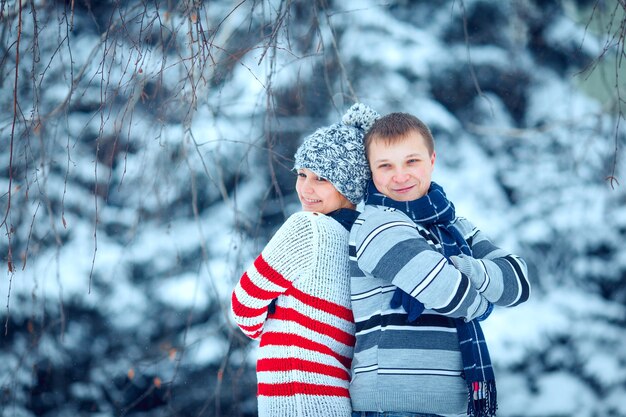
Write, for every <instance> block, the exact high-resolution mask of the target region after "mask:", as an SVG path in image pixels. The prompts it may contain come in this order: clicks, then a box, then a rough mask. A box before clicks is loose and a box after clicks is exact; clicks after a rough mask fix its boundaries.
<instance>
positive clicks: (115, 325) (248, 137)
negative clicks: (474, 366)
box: [0, 0, 626, 417]
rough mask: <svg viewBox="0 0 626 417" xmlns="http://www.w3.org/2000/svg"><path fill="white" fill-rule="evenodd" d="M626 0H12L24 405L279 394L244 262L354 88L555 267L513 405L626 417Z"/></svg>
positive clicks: (12, 142)
mask: <svg viewBox="0 0 626 417" xmlns="http://www.w3.org/2000/svg"><path fill="white" fill-rule="evenodd" d="M625 9H626V4H625V3H624V1H623V0H606V1H605V0H431V1H409V0H404V1H402V0H397V1H382V0H358V1H349V2H348V1H338V0H314V1H306V2H305V1H290V0H241V1H231V0H211V1H201V0H195V1H192V0H188V1H171V0H98V1H95V0H72V1H67V0H66V1H61V0H56V1H55V0H28V1H27V0H1V1H0V37H1V41H2V42H1V49H0V168H1V170H0V222H1V223H0V230H1V231H2V233H1V239H0V254H1V256H2V266H3V268H4V271H5V272H4V273H3V274H2V278H1V281H0V301H1V304H0V319H1V321H0V322H1V326H0V347H1V349H0V416H2V417H31V416H49V417H64V416H68V417H69V416H72V417H74V416H101V417H109V416H116V417H117V416H129V417H130V416H245V417H252V416H255V415H256V399H255V393H256V375H255V359H256V356H255V355H256V349H257V346H258V345H257V342H251V341H249V340H247V339H246V338H245V337H244V336H243V335H242V333H240V332H239V331H238V330H237V329H236V328H235V327H234V324H233V321H232V320H231V317H230V311H229V308H230V307H229V305H230V294H231V291H232V288H233V286H234V285H235V283H236V282H237V280H238V279H239V277H240V275H241V274H242V272H243V271H244V270H245V269H246V267H247V266H248V265H249V264H250V263H251V262H252V260H253V259H254V258H255V257H256V255H257V254H258V253H259V251H260V250H261V249H262V248H263V246H264V244H265V243H266V242H267V241H268V239H269V237H270V236H271V235H272V233H273V232H274V231H275V230H276V229H277V228H278V227H279V226H280V224H281V223H282V222H283V221H284V220H285V218H286V217H287V216H289V215H290V214H292V213H293V212H295V211H297V210H298V209H299V204H298V203H297V198H296V196H295V194H294V183H295V176H294V174H293V173H292V172H291V168H292V164H293V160H292V156H293V153H294V151H295V149H296V148H297V146H298V145H299V144H300V141H301V140H302V138H303V137H304V136H305V135H307V134H310V133H312V132H313V130H315V128H317V127H320V126H322V125H325V124H329V123H334V122H337V121H339V118H340V117H341V115H342V114H343V112H344V111H345V110H347V109H348V108H349V106H350V105H351V104H353V103H354V102H357V101H360V102H364V103H366V104H368V105H370V106H371V107H373V108H374V109H376V110H377V111H378V112H379V113H382V114H385V113H388V112H392V111H404V112H410V113H413V114H415V115H417V116H418V117H419V118H421V119H422V120H424V121H425V122H426V123H427V124H429V125H430V127H431V129H432V131H433V133H434V136H435V139H436V150H437V154H438V155H437V156H438V158H437V165H436V168H435V173H434V179H435V181H437V182H439V183H440V184H442V185H443V186H444V187H445V189H446V191H447V193H448V196H449V197H450V198H451V200H452V201H453V202H454V203H455V205H456V207H457V213H458V214H459V215H462V216H465V217H468V218H470V219H472V221H473V222H474V223H475V224H477V225H478V226H479V227H480V228H481V229H482V230H483V231H484V232H486V233H487V234H488V235H489V236H490V237H491V239H492V240H493V241H495V242H496V243H497V244H499V245H500V246H502V247H505V248H507V249H509V250H511V251H512V252H514V253H517V254H519V255H521V256H522V257H523V258H524V259H525V260H526V261H527V263H528V264H529V268H530V271H531V279H532V285H533V293H532V296H531V300H530V301H529V302H527V303H526V304H523V305H521V306H519V307H516V308H513V309H509V310H507V309H496V310H495V311H494V313H493V314H492V316H491V317H490V318H489V320H488V321H487V322H486V323H485V324H484V329H485V333H486V337H487V341H488V343H489V346H490V349H491V356H492V358H493V360H494V363H495V368H496V377H497V379H498V391H499V406H500V407H499V413H498V415H499V416H502V417H517V416H519V417H521V416H535V417H561V416H574V415H575V416H578V417H583V416H589V417H592V416H598V417H599V416H615V417H617V416H626V403H625V402H624V398H626V349H625V348H624V346H625V345H626V333H625V325H626V245H625V244H624V243H625V242H626V210H625V208H626V204H625V203H626V193H625V192H624V187H625V186H626V178H625V176H626V162H625V158H624V147H625V145H626V120H625V112H626V101H625V100H626V69H625V66H626V60H625V58H626V56H625V48H624V42H625V37H626V26H625V21H626V19H625Z"/></svg>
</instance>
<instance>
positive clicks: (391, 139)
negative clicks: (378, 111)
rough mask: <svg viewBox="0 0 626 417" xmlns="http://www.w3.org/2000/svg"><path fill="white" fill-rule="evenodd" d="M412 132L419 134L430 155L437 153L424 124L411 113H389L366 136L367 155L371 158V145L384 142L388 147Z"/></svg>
mask: <svg viewBox="0 0 626 417" xmlns="http://www.w3.org/2000/svg"><path fill="white" fill-rule="evenodd" d="M411 132H417V133H419V134H420V135H421V136H422V138H424V142H425V144H426V147H427V148H428V152H429V153H430V155H432V154H433V152H435V140H434V138H433V135H432V133H431V132H430V129H429V128H428V126H426V124H425V123H424V122H422V121H421V120H420V119H418V118H417V117H415V116H413V115H412V114H409V113H389V114H388V115H386V116H383V117H381V118H380V119H378V120H376V121H375V122H374V124H373V125H372V127H371V129H370V130H369V131H368V132H367V134H366V135H365V154H366V155H367V156H368V158H369V148H370V144H371V143H372V142H373V141H374V140H382V141H384V142H385V143H386V144H387V145H390V144H394V143H397V142H400V141H402V140H404V139H405V138H406V137H407V136H408V135H409V134H410V133H411Z"/></svg>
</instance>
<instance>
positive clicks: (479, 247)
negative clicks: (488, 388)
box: [350, 205, 530, 415]
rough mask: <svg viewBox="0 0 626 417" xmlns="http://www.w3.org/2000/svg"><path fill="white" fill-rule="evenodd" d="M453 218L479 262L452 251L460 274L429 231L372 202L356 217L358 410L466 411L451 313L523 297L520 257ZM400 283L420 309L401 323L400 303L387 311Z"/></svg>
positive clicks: (474, 313) (354, 387) (354, 384)
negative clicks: (415, 316) (414, 318)
mask: <svg viewBox="0 0 626 417" xmlns="http://www.w3.org/2000/svg"><path fill="white" fill-rule="evenodd" d="M453 224H454V226H455V227H457V229H458V230H459V231H460V232H461V234H462V235H463V236H464V237H465V239H466V240H467V242H468V244H469V246H470V248H471V249H472V253H473V256H474V257H475V258H480V260H475V259H472V258H468V257H456V259H455V261H456V262H458V263H459V265H460V266H459V268H460V269H461V271H463V272H460V271H459V269H456V268H455V267H454V266H452V265H451V264H450V263H449V262H447V261H446V259H445V257H444V256H443V255H442V254H441V253H440V251H441V245H440V243H439V242H437V240H436V238H435V237H434V236H433V235H432V234H431V233H429V232H428V230H427V229H426V228H424V227H422V226H421V225H419V224H415V223H413V221H412V220H411V219H410V218H409V217H408V216H407V215H405V214H404V213H402V212H400V211H396V210H394V209H392V208H385V207H380V206H369V205H368V206H366V207H365V210H364V211H363V213H362V214H361V215H360V216H359V218H358V219H357V220H356V222H355V223H354V226H353V227H352V231H351V233H350V255H351V256H350V267H351V286H352V308H353V312H354V316H355V322H356V346H355V352H354V359H353V362H352V381H351V384H350V395H351V398H352V406H353V408H354V410H355V411H379V410H380V411H405V412H420V413H433V414H440V415H465V414H466V410H467V395H468V392H467V386H466V383H465V381H464V379H463V377H462V369H463V366H462V363H461V355H460V352H459V341H458V337H457V333H456V326H455V324H454V321H453V320H452V318H459V317H462V318H465V319H466V320H471V319H473V318H475V317H478V316H480V315H481V314H483V313H484V311H485V309H486V307H487V301H490V302H491V303H493V304H495V305H499V306H514V305H517V304H519V303H522V302H524V301H526V300H527V299H528V297H529V293H530V285H529V282H528V278H527V268H526V264H525V263H524V261H523V260H522V259H520V258H518V257H516V256H514V255H512V254H509V253H507V252H506V251H504V250H502V249H500V248H498V247H496V246H494V245H493V244H492V243H491V242H490V241H489V240H488V239H487V238H486V237H485V236H484V235H483V234H482V233H481V232H480V231H479V230H478V229H476V228H475V227H474V226H473V225H472V224H471V223H470V222H469V221H467V220H466V219H462V218H457V219H455V221H454V222H453ZM396 286H397V287H400V288H402V290H404V291H405V292H407V293H409V294H411V295H413V296H414V297H416V298H417V299H418V300H419V301H421V302H422V303H423V304H424V306H425V307H426V310H425V311H424V313H423V314H422V315H421V316H420V318H419V319H418V321H417V322H416V323H413V324H409V323H407V319H406V318H407V315H406V312H405V311H404V310H403V309H402V307H400V308H399V309H395V310H394V309H391V308H390V307H389V302H390V300H391V297H392V295H393V293H394V291H395V289H396Z"/></svg>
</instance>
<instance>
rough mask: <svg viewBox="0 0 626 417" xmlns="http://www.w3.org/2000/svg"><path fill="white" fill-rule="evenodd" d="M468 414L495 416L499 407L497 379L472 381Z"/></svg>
mask: <svg viewBox="0 0 626 417" xmlns="http://www.w3.org/2000/svg"><path fill="white" fill-rule="evenodd" d="M468 389H469V395H468V397H469V401H468V404H467V415H468V416H470V417H494V416H495V415H496V411H497V409H498V393H497V391H496V381H494V380H490V381H485V382H470V383H469V384H468Z"/></svg>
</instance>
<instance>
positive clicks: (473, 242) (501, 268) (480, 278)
mask: <svg viewBox="0 0 626 417" xmlns="http://www.w3.org/2000/svg"><path fill="white" fill-rule="evenodd" d="M459 224H460V226H461V227H464V228H465V229H466V230H470V231H469V232H468V233H467V235H466V240H467V241H468V243H469V244H470V247H471V250H472V256H467V255H458V256H452V257H450V260H451V261H452V262H453V263H454V265H455V266H456V267H457V268H458V269H459V271H461V272H462V273H463V274H464V275H467V276H468V277H469V279H470V281H471V282H472V284H473V285H474V287H475V288H477V289H478V291H479V292H480V293H481V294H482V295H483V296H485V298H487V300H489V301H490V302H491V303H493V304H495V305H498V306H503V307H511V306H515V305H518V304H521V303H523V302H525V301H527V300H528V298H529V297H530V281H529V279H528V268H527V266H526V262H524V260H523V259H522V258H520V257H518V256H516V255H513V254H511V253H509V252H507V251H505V250H504V249H501V248H499V247H498V246H496V245H494V244H493V243H492V242H491V241H490V240H489V239H488V238H487V237H486V236H485V235H484V233H482V232H481V231H480V230H478V229H477V228H476V227H474V226H472V225H471V223H470V222H469V221H467V220H466V219H462V220H461V221H460V222H459Z"/></svg>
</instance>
